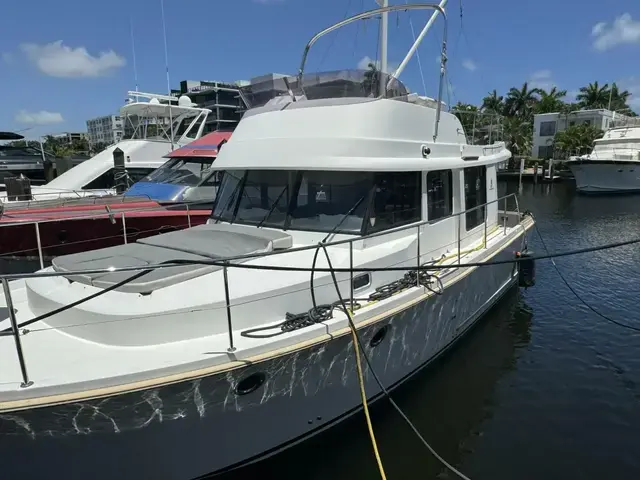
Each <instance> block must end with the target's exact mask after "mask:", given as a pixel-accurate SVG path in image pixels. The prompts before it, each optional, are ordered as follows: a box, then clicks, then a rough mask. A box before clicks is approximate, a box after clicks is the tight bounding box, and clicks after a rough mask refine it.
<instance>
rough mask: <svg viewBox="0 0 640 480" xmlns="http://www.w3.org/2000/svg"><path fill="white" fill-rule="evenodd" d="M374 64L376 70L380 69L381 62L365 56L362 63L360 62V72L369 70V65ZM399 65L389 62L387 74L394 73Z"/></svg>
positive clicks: (361, 60)
mask: <svg viewBox="0 0 640 480" xmlns="http://www.w3.org/2000/svg"><path fill="white" fill-rule="evenodd" d="M370 63H373V64H374V65H375V66H376V68H380V60H374V59H373V58H371V57H369V56H368V55H367V56H364V57H362V58H361V59H360V61H359V62H358V70H367V69H368V68H369V64H370ZM398 65H399V64H398V63H397V62H389V61H387V73H393V72H394V71H395V70H396V68H398Z"/></svg>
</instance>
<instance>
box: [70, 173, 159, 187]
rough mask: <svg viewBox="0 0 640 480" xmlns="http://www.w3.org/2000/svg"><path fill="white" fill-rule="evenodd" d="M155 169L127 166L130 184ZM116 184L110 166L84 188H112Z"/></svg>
mask: <svg viewBox="0 0 640 480" xmlns="http://www.w3.org/2000/svg"><path fill="white" fill-rule="evenodd" d="M153 170H154V169H153V168H127V173H128V174H129V185H133V184H134V183H136V182H139V181H140V180H142V179H143V178H145V177H146V176H147V175H149V174H150V173H151V172H152V171H153ZM114 186H115V185H114V178H113V168H110V169H109V170H107V171H106V172H104V173H103V174H102V175H100V176H99V177H96V178H94V179H93V180H91V181H90V182H89V183H87V184H86V185H85V186H84V187H82V189H83V190H108V189H110V188H113V187H114Z"/></svg>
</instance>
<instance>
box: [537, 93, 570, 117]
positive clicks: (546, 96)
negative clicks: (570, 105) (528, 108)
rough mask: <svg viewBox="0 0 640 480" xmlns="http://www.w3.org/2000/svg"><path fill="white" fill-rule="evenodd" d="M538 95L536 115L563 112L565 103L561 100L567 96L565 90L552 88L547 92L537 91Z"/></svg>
mask: <svg viewBox="0 0 640 480" xmlns="http://www.w3.org/2000/svg"><path fill="white" fill-rule="evenodd" d="M538 93H539V95H540V100H539V101H538V103H537V104H536V113H554V112H562V111H563V110H564V106H565V103H564V101H562V99H563V98H564V97H565V96H566V95H567V91H566V90H558V89H557V88H556V87H553V88H552V89H551V90H549V91H548V92H547V91H545V90H542V89H539V90H538Z"/></svg>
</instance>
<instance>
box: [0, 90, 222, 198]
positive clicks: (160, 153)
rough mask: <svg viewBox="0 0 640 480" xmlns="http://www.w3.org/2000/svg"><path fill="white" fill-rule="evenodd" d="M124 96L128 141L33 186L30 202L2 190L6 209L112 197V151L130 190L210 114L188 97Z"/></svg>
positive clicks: (199, 131)
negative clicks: (120, 158)
mask: <svg viewBox="0 0 640 480" xmlns="http://www.w3.org/2000/svg"><path fill="white" fill-rule="evenodd" d="M128 93H129V97H130V102H129V103H127V104H126V105H124V106H123V107H121V108H120V114H121V116H122V117H123V119H124V121H125V122H127V123H128V124H129V125H130V126H131V128H130V130H131V131H132V133H131V138H128V139H125V140H121V141H119V142H118V143H116V144H113V145H111V146H109V147H107V148H106V149H105V150H103V151H102V152H100V153H98V154H96V155H95V156H93V157H92V158H90V159H88V160H85V161H84V162H82V163H81V164H79V165H77V166H75V167H73V168H71V169H70V170H68V171H66V172H65V173H63V174H61V175H59V176H58V177H56V178H55V179H53V180H52V181H51V182H49V183H47V184H46V185H43V186H33V187H31V193H32V197H33V198H32V200H9V199H8V198H7V193H6V192H1V193H0V202H2V203H3V204H4V206H5V207H21V208H22V207H24V206H38V205H41V204H42V203H41V202H44V201H46V202H47V203H48V204H51V201H58V200H70V199H78V198H84V197H93V196H105V195H113V194H115V193H116V188H115V187H116V184H117V183H118V181H120V179H119V178H118V175H117V173H116V166H115V165H114V157H113V151H114V150H115V149H116V148H119V149H120V150H122V151H123V152H124V156H125V172H126V174H125V176H124V178H122V181H124V182H125V186H130V185H132V184H133V183H135V182H136V181H138V180H140V179H142V178H144V177H146V176H147V175H148V174H149V173H151V172H152V171H153V170H155V169H156V168H158V167H160V166H161V165H163V164H164V163H165V161H166V158H164V156H165V155H166V154H167V153H169V152H171V151H172V150H173V149H174V148H176V147H180V146H183V145H186V144H188V143H189V142H192V141H193V140H195V139H197V138H200V136H201V135H202V133H203V130H204V127H205V122H206V119H207V116H208V115H209V113H211V110H209V109H206V108H198V107H196V106H195V105H194V104H193V103H192V102H191V100H190V99H189V98H188V97H187V96H182V97H180V98H179V99H177V98H174V97H168V96H163V95H156V94H150V93H143V92H128ZM144 99H146V100H147V101H142V100H144ZM161 101H162V102H164V103H161ZM176 102H177V104H175V103H176ZM152 127H153V128H152Z"/></svg>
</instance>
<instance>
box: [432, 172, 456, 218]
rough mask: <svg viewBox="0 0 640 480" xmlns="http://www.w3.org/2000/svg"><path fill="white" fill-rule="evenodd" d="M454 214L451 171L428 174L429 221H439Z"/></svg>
mask: <svg viewBox="0 0 640 480" xmlns="http://www.w3.org/2000/svg"><path fill="white" fill-rule="evenodd" d="M452 213H453V181H452V174H451V170H436V171H433V172H428V173H427V215H428V217H427V220H429V221H432V220H437V219H439V218H443V217H448V216H449V215H451V214H452Z"/></svg>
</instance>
